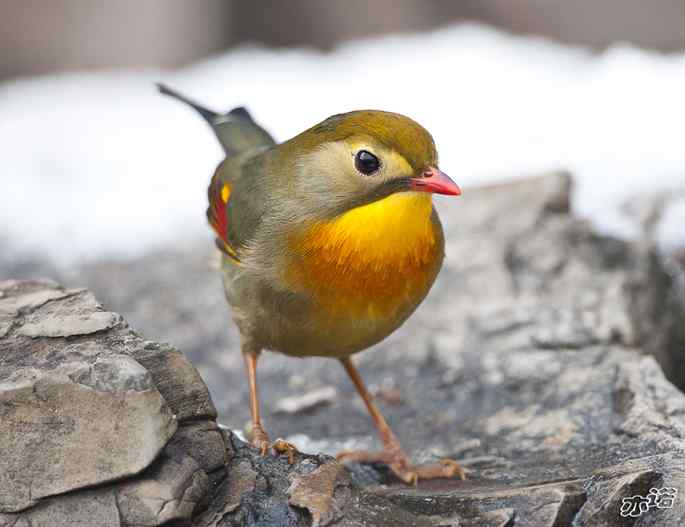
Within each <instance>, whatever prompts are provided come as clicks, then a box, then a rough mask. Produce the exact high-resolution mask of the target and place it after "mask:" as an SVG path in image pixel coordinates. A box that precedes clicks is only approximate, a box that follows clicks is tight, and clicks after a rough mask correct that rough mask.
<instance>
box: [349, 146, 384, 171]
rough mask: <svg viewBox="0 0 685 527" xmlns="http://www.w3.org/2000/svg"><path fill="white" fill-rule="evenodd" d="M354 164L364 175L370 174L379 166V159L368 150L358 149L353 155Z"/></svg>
mask: <svg viewBox="0 0 685 527" xmlns="http://www.w3.org/2000/svg"><path fill="white" fill-rule="evenodd" d="M354 166H355V168H356V169H357V170H359V172H361V173H362V174H364V175H365V176H370V175H371V174H373V173H374V172H376V171H377V170H378V169H379V168H380V167H381V161H380V159H378V158H377V157H376V156H375V155H373V154H372V153H371V152H369V151H368V150H360V151H359V152H357V155H355V156H354Z"/></svg>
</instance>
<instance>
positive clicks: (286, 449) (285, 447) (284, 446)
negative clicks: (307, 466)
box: [271, 438, 300, 465]
mask: <svg viewBox="0 0 685 527" xmlns="http://www.w3.org/2000/svg"><path fill="white" fill-rule="evenodd" d="M271 448H273V450H274V452H276V454H286V455H287V456H288V464H289V465H292V464H294V463H295V454H299V453H300V452H299V450H297V448H295V445H293V444H292V443H288V442H287V441H286V440H285V439H280V438H279V439H276V441H274V443H273V445H271Z"/></svg>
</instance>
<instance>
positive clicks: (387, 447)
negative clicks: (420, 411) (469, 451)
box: [336, 358, 465, 484]
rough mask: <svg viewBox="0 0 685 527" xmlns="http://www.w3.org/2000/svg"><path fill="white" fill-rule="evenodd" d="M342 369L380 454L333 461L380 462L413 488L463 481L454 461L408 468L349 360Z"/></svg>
mask: <svg viewBox="0 0 685 527" xmlns="http://www.w3.org/2000/svg"><path fill="white" fill-rule="evenodd" d="M340 362H342V365H343V367H344V368H345V370H346V371H347V374H348V375H349V376H350V379H351V380H352V382H353V383H354V386H355V387H356V388H357V392H359V395H360V396H361V398H362V400H363V401H364V404H365V405H366V408H367V410H368V411H369V414H371V418H372V419H373V422H374V424H375V425H376V428H377V430H378V433H379V435H380V439H381V442H382V443H383V450H382V451H380V452H369V451H365V450H357V451H345V452H340V453H339V454H338V455H337V456H336V457H337V458H338V460H339V461H355V462H358V463H374V462H381V463H385V464H387V465H388V467H389V468H390V470H392V471H393V473H394V474H395V475H396V476H397V477H399V478H400V479H401V480H402V481H404V482H405V483H410V484H416V483H417V482H418V480H419V479H437V478H451V477H454V476H459V477H460V478H461V479H465V472H464V469H462V468H461V467H460V466H459V464H458V463H457V462H456V461H452V460H451V459H445V460H442V461H440V462H439V463H434V464H430V465H420V466H416V465H412V463H411V462H410V461H409V457H408V456H407V454H406V453H405V452H404V450H403V449H402V446H401V445H400V442H399V440H398V439H397V437H396V436H395V434H393V432H392V430H391V429H390V426H388V423H387V421H386V420H385V418H384V417H383V414H381V412H380V411H379V410H378V407H377V406H376V405H375V404H374V402H373V399H372V397H371V394H370V393H369V392H368V390H367V389H366V386H365V385H364V381H362V378H361V376H360V375H359V372H358V371H357V368H355V367H354V364H352V361H351V360H350V359H349V358H345V359H340Z"/></svg>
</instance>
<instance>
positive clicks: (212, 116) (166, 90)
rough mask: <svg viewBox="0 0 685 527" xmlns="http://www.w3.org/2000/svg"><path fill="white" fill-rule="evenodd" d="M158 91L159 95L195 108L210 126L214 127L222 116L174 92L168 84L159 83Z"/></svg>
mask: <svg viewBox="0 0 685 527" xmlns="http://www.w3.org/2000/svg"><path fill="white" fill-rule="evenodd" d="M157 89H158V90H159V93H161V94H164V95H168V96H169V97H173V98H174V99H178V100H179V101H181V102H184V103H186V104H187V105H188V106H190V107H191V108H193V109H194V110H195V111H196V112H197V113H199V114H200V115H201V116H202V117H203V118H204V119H205V121H207V122H208V123H209V124H210V125H214V122H215V120H216V118H217V117H219V116H220V114H218V113H216V112H213V111H212V110H210V109H208V108H205V107H204V106H202V105H200V104H198V103H196V102H195V101H193V100H191V99H189V98H188V97H186V96H185V95H181V94H180V93H178V92H177V91H176V90H173V89H172V88H170V87H169V86H167V85H166V84H162V83H161V82H158V83H157Z"/></svg>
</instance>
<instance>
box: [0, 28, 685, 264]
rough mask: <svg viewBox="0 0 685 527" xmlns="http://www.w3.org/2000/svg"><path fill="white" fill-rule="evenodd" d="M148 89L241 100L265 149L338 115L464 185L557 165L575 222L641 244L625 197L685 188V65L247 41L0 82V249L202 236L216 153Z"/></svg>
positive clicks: (629, 52) (186, 117)
mask: <svg viewBox="0 0 685 527" xmlns="http://www.w3.org/2000/svg"><path fill="white" fill-rule="evenodd" d="M156 81H164V82H166V83H168V84H170V85H171V86H173V87H175V88H177V89H179V90H180V91H182V92H185V93H187V94H189V95H190V96H191V97H193V98H195V99H197V100H198V101H201V102H202V103H204V104H206V105H207V106H209V107H210V108H215V109H221V110H225V109H229V108H231V107H233V106H237V105H246V106H248V107H249V109H250V110H251V112H252V113H253V115H254V116H255V117H256V119H257V120H258V121H260V122H261V123H262V124H263V125H264V126H265V127H266V128H267V129H269V130H270V131H272V132H273V133H274V135H275V136H276V138H277V139H279V140H282V139H287V138H288V137H291V136H292V135H294V134H296V133H298V132H299V131H301V130H303V129H305V128H307V127H309V126H311V125H313V124H315V123H317V122H319V121H320V120H322V119H324V118H325V117H327V116H328V115H331V114H334V113H339V112H344V111H347V110H352V109H359V108H378V109H386V110H390V111H395V112H399V113H404V114H407V115H409V116H411V117H413V118H414V119H416V120H417V121H418V122H420V123H421V124H423V125H424V126H425V127H426V128H427V129H428V130H430V131H431V133H432V134H433V136H434V138H435V140H436V143H437V145H438V150H439V152H440V156H441V163H440V164H441V168H442V169H443V170H444V171H445V172H447V173H448V174H450V175H451V176H452V177H453V179H455V180H456V181H457V182H458V183H459V184H460V185H461V186H462V187H466V188H468V186H469V185H473V184H476V183H481V182H487V181H493V180H499V179H504V178H511V177H519V176H525V175H530V174H534V173H538V172H541V171H544V170H548V169H557V168H567V169H569V170H571V171H572V172H573V173H574V174H575V176H576V182H577V185H576V193H575V198H574V199H575V203H574V206H575V209H576V210H577V211H578V213H579V214H581V215H583V216H587V217H589V218H590V219H591V220H592V221H593V222H594V224H595V225H596V226H597V227H598V228H599V229H601V230H602V231H603V232H607V233H610V234H615V235H619V236H624V237H633V236H635V235H636V234H637V233H638V228H637V226H636V224H635V222H634V221H631V220H630V219H629V218H628V217H627V216H626V214H625V212H622V210H625V209H626V207H625V206H623V207H622V205H625V203H626V201H628V202H635V201H639V199H640V196H646V195H651V194H653V193H655V192H661V193H663V192H667V193H668V192H670V191H671V190H672V191H674V192H679V195H680V196H681V197H682V196H683V195H684V193H683V188H685V147H684V144H685V143H684V141H683V123H685V54H682V55H668V56H666V55H661V54H658V53H654V52H650V51H645V50H640V49H636V48H633V47H630V46H627V45H617V46H615V47H613V48H611V49H609V50H608V51H606V52H605V53H603V54H593V53H591V52H590V51H588V50H585V49H581V48H571V47H566V46H562V45H560V44H556V43H552V42H548V41H545V40H541V39H537V38H531V37H516V36H512V35H508V34H505V33H501V32H498V31H496V30H493V29H491V28H488V27H485V26H480V25H473V24H469V25H458V26H453V27H450V28H447V29H443V30H440V31H436V32H433V33H424V34H419V35H403V36H390V37H384V38H380V39H374V40H366V41H358V42H353V43H349V44H346V45H343V46H341V47H339V48H338V49H336V50H335V51H334V52H332V53H329V54H325V53H318V52H314V51H311V50H306V49H292V50H271V49H260V48H254V47H245V48H239V49H237V50H233V51H230V52H227V53H225V54H223V55H220V56H217V57H214V58H211V59H209V60H207V61H204V62H202V63H198V64H195V65H193V66H190V67H187V68H185V69H182V70H177V71H173V72H171V71H138V72H114V71H108V72H97V73H74V74H65V75H60V76H53V77H41V78H31V79H24V80H17V81H13V82H9V83H5V84H3V85H0V116H1V117H0V167H2V171H1V172H0V240H2V241H3V243H4V244H5V247H11V248H12V250H13V251H21V250H32V251H40V252H42V253H43V254H45V255H46V256H47V257H51V258H54V259H55V260H56V261H59V262H61V263H63V264H68V263H70V262H73V261H81V260H84V259H98V258H105V257H107V258H108V257H130V256H135V255H137V254H141V253H143V252H145V251H147V250H150V249H153V248H158V247H164V246H169V245H174V244H183V243H186V242H188V241H191V240H193V239H197V238H206V239H207V240H209V239H210V238H211V236H210V233H209V229H208V228H207V227H206V225H205V221H204V209H205V199H206V194H205V192H206V184H207V182H208V180H209V178H210V176H211V174H212V172H213V170H214V168H215V166H216V164H217V163H218V162H219V161H220V159H221V151H220V149H219V147H218V144H217V143H216V141H215V139H214V138H213V136H212V134H211V132H210V131H209V128H208V127H207V126H206V125H205V124H204V122H203V121H202V120H201V119H200V118H199V117H198V116H197V115H195V114H194V113H192V112H191V111H190V110H188V109H187V108H185V107H183V106H182V105H180V104H178V103H176V102H174V101H172V100H170V99H168V98H166V97H162V96H160V95H159V94H158V93H157V92H156V90H155V88H154V82H156ZM466 197H467V195H465V196H464V198H463V199H466ZM681 199H682V198H681ZM664 217H665V221H664V222H663V224H662V225H661V227H660V228H659V230H658V231H657V238H658V240H659V242H660V244H661V245H662V246H663V247H671V246H675V245H677V244H683V243H684V242H685V229H683V228H681V226H682V225H684V224H685V206H682V203H680V202H678V203H676V205H674V206H673V207H671V208H670V209H669V210H668V211H667V213H666V214H665V216H664Z"/></svg>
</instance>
